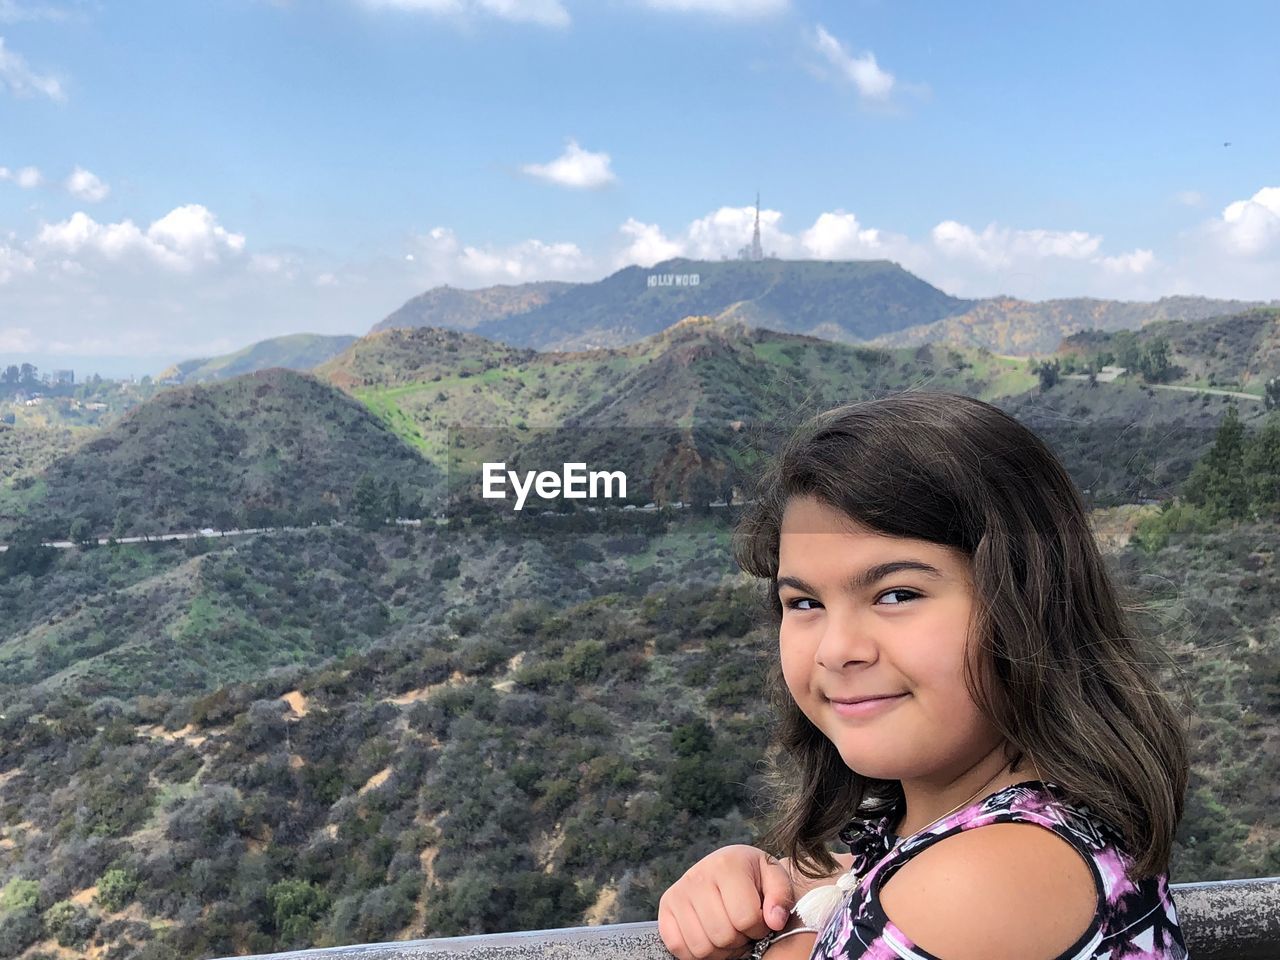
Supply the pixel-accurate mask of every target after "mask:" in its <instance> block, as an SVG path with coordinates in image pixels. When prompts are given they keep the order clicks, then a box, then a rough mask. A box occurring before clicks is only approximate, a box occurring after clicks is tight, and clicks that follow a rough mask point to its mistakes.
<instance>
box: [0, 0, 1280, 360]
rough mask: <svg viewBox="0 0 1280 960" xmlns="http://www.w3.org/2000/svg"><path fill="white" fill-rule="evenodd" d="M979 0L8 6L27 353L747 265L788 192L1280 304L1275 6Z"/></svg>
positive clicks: (1197, 289)
mask: <svg viewBox="0 0 1280 960" xmlns="http://www.w3.org/2000/svg"><path fill="white" fill-rule="evenodd" d="M977 6H978V5H973V4H947V3H941V2H935V3H904V2H896V3H888V2H864V0H848V2H828V3H815V2H805V0H591V2H585V0H310V2H308V0H292V2H288V0H276V2H269V0H201V2H177V3H175V2H172V0H170V2H167V3H159V2H151V0H131V2H128V3H124V2H119V3H111V2H74V0H0V38H3V42H2V43H0V131H3V136H2V137H0V360H4V361H5V362H14V359H31V360H33V362H40V363H41V365H42V366H48V365H52V362H53V361H55V360H57V361H58V365H72V364H80V365H81V368H82V369H89V368H91V363H92V361H90V360H89V358H102V362H101V364H100V366H101V367H102V369H103V371H104V372H106V371H107V370H108V369H111V370H113V371H116V372H121V371H122V370H124V369H131V370H136V371H137V372H147V371H154V370H155V369H158V368H159V367H160V366H163V365H164V364H165V363H167V362H169V361H170V360H172V359H178V358H180V357H186V356H192V355H200V354H208V353H215V352H221V351H225V350H228V349H235V348H238V347H240V346H243V345H244V344H246V343H249V342H252V341H253V340H255V339H260V338H261V337H264V336H271V335H275V334H282V333H290V332H298V331H302V330H307V331H313V332H327V333H340V332H341V333H363V332H365V331H367V330H368V328H369V327H370V326H372V325H373V324H374V323H376V322H377V321H378V320H379V319H381V317H382V316H384V315H385V314H386V313H388V312H389V311H390V310H392V309H394V308H395V307H396V306H398V305H399V303H401V302H402V301H403V300H404V299H406V298H407V297H409V296H412V295H413V294H415V293H418V292H421V291H422V290H424V289H427V288H429V287H431V286H435V285H437V284H440V283H450V284H453V285H454V286H462V287H479V286H486V285H489V284H492V283H518V282H523V281H527V280H540V279H567V280H593V279H598V278H599V277H602V276H605V275H607V274H608V273H611V272H612V271H613V270H616V269H618V268H619V267H621V266H624V265H626V264H628V263H644V264H647V263H652V262H654V261H655V260H657V259H663V258H665V257H667V256H672V255H677V254H680V255H687V256H695V257H706V258H709V259H716V258H719V257H720V256H722V255H730V256H731V255H733V253H734V252H735V251H736V249H737V248H738V247H739V246H741V245H742V244H743V243H744V242H746V240H747V239H749V236H750V219H751V215H752V211H751V210H750V207H751V205H752V203H753V202H754V198H755V191H756V190H757V189H758V190H759V191H760V193H761V202H762V207H763V209H764V213H763V215H762V218H763V220H764V225H765V230H764V241H765V243H764V245H765V249H766V250H767V251H773V252H776V253H777V254H778V255H780V256H784V257H791V258H819V259H865V258H879V257H885V258H888V259H893V260H896V261H898V262H900V263H902V264H903V265H904V266H905V267H907V268H908V269H910V270H912V271H913V272H915V273H917V274H918V275H919V276H921V277H923V278H924V279H925V280H927V281H929V282H931V283H934V284H935V285H937V286H939V287H941V288H942V289H944V290H946V291H947V292H950V293H954V294H957V295H963V296H991V295H996V294H1001V293H1007V294H1011V295H1015V296H1021V297H1025V298H1027V299H1047V298H1050V297H1061V296H1085V295H1088V296H1103V297H1113V298H1119V299H1141V300H1149V299H1155V298H1156V297H1159V296H1163V295H1167V294H1175V293H1196V294H1204V295H1209V296H1218V297H1240V298H1255V299H1271V298H1280V269H1278V268H1280V169H1277V165H1278V163H1280V125H1278V124H1276V122H1275V120H1274V118H1275V117H1276V116H1280V65H1278V64H1280V58H1277V56H1276V37H1277V35H1278V33H1277V26H1280V14H1277V12H1276V8H1275V5H1274V4H1264V3H1227V4H1218V5H1204V4H1191V3H1173V4H1171V3H1105V4H1104V3H1085V4H1074V5H1049V4H1034V5H1032V4H1026V3H989V4H983V5H981V7H982V9H981V10H975V9H974V8H975V7H977ZM1226 142H1230V144H1231V146H1229V147H1226V146H1224V145H1223V144H1224V143H1226ZM110 357H114V358H115V359H114V360H111V361H109V362H108V360H107V359H106V358H110ZM10 358H13V359H10ZM85 364H90V367H86V366H85Z"/></svg>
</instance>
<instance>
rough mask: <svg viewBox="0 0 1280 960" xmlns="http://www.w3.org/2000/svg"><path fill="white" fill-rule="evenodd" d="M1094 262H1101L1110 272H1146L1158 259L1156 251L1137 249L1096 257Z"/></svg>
mask: <svg viewBox="0 0 1280 960" xmlns="http://www.w3.org/2000/svg"><path fill="white" fill-rule="evenodd" d="M1092 262H1094V263H1097V264H1099V265H1100V266H1101V267H1102V268H1103V269H1104V270H1106V271H1108V272H1110V273H1119V274H1126V273H1146V272H1148V271H1149V270H1151V268H1152V267H1154V266H1155V265H1156V263H1157V262H1158V261H1157V260H1156V255H1155V253H1154V252H1152V251H1151V250H1146V249H1137V250H1133V251H1131V252H1129V253H1122V254H1120V255H1118V256H1115V257H1095V258H1094V259H1093V261H1092Z"/></svg>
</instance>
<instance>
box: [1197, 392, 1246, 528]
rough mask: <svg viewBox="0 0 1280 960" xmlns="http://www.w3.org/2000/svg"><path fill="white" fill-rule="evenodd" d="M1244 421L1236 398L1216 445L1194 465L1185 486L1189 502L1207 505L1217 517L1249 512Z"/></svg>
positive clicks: (1229, 409) (1234, 516)
mask: <svg viewBox="0 0 1280 960" xmlns="http://www.w3.org/2000/svg"><path fill="white" fill-rule="evenodd" d="M1244 450H1245V439H1244V424H1243V423H1241V422H1240V414H1239V412H1238V411H1237V410H1236V405H1235V403H1234V402H1232V403H1231V405H1230V406H1228V407H1227V413H1226V416H1224V417H1223V418H1222V423H1221V424H1220V425H1219V427H1218V434H1217V437H1216V438H1215V439H1214V442H1213V447H1212V448H1211V449H1210V450H1209V452H1208V453H1207V454H1205V455H1204V457H1202V458H1201V459H1200V461H1199V462H1198V463H1197V464H1196V465H1195V466H1194V467H1193V468H1192V470H1191V476H1190V477H1188V478H1187V483H1186V486H1185V487H1184V488H1183V494H1182V495H1183V497H1184V498H1185V499H1186V500H1187V502H1188V503H1192V504H1195V505H1196V506H1203V507H1205V508H1207V509H1208V511H1209V512H1210V514H1211V515H1212V516H1213V517H1215V518H1216V519H1220V518H1223V517H1228V518H1232V519H1237V520H1239V519H1243V518H1245V517H1246V516H1248V514H1249V489H1248V485H1247V483H1246V480H1245V467H1244Z"/></svg>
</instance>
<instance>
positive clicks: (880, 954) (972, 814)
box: [809, 780, 1187, 960]
mask: <svg viewBox="0 0 1280 960" xmlns="http://www.w3.org/2000/svg"><path fill="white" fill-rule="evenodd" d="M1061 790H1062V788H1061V787H1060V786H1059V785H1058V784H1056V783H1054V782H1052V781H1044V782H1041V781H1039V780H1026V781H1023V782H1021V783H1017V784H1014V785H1013V786H1009V787H1005V788H1004V789H1002V790H1000V791H998V792H997V793H993V794H991V795H990V796H988V797H987V798H986V799H985V800H978V801H975V802H974V803H972V804H970V805H969V806H968V807H965V808H964V809H962V810H957V811H955V812H954V813H952V814H950V815H948V816H947V817H945V818H944V819H942V820H940V821H938V822H937V823H935V824H933V825H931V826H930V827H929V828H928V829H927V830H925V831H924V832H921V833H917V834H914V835H913V836H911V837H910V838H909V839H907V840H906V841H905V842H904V843H903V844H902V846H900V847H898V849H897V850H894V851H893V852H892V853H891V852H890V849H891V848H892V847H893V845H894V843H896V842H897V840H898V837H897V836H896V835H895V834H893V833H891V832H890V830H889V827H890V825H892V824H893V823H895V822H896V821H897V820H898V818H899V816H900V803H901V801H899V803H898V804H895V805H894V806H893V807H892V808H890V809H889V812H888V813H886V814H885V815H884V816H882V817H855V818H853V819H852V820H851V821H849V823H848V824H847V825H846V826H845V827H844V828H843V829H842V830H841V831H840V839H841V840H843V841H844V842H845V843H847V844H848V845H849V849H850V850H851V851H852V852H853V868H854V870H855V871H856V872H857V875H858V876H861V877H862V880H861V882H860V883H859V884H858V886H857V887H855V888H854V889H853V890H851V891H850V892H849V894H848V895H846V897H845V899H844V902H843V903H842V904H841V905H840V909H838V910H837V911H836V912H835V915H834V916H833V917H832V918H831V919H830V920H829V921H827V924H826V926H825V927H823V929H822V930H821V931H820V932H819V934H818V937H817V940H816V941H815V942H814V945H813V951H812V953H810V955H809V958H810V960H895V958H898V960H941V958H939V957H936V956H934V955H933V954H932V953H929V951H927V950H925V949H923V948H922V947H919V946H917V945H916V944H915V943H914V942H913V941H912V940H911V938H910V937H908V936H907V935H906V934H905V933H903V932H902V931H901V930H900V929H899V928H898V927H897V926H896V925H895V924H894V922H893V921H892V920H890V919H889V918H888V917H887V916H886V915H885V912H884V910H883V909H882V908H881V906H880V887H881V886H882V885H883V884H884V883H885V881H886V880H888V878H889V877H890V876H892V875H893V873H894V871H896V870H897V869H898V868H899V867H901V866H902V865H903V864H904V863H905V862H906V861H908V860H910V859H911V858H912V857H913V856H915V855H916V854H918V853H919V852H920V851H921V850H924V849H926V848H927V847H930V846H932V845H933V844H935V843H938V842H939V841H941V840H942V839H943V838H944V837H949V836H953V835H954V834H957V833H959V832H961V831H962V830H969V829H973V828H975V827H982V826H986V825H987V824H992V823H1037V824H1040V825H1041V826H1043V827H1047V828H1048V829H1050V830H1052V831H1053V832H1054V833H1056V834H1057V835H1058V836H1060V837H1062V838H1063V839H1064V840H1066V841H1067V842H1068V843H1070V844H1071V845H1072V846H1073V847H1075V848H1076V850H1078V851H1079V852H1080V853H1081V854H1083V855H1084V858H1085V860H1086V861H1087V862H1088V864H1089V872H1090V873H1092V874H1093V882H1094V888H1095V889H1096V891H1097V894H1098V909H1097V910H1096V911H1095V913H1094V917H1093V921H1092V922H1091V923H1090V925H1089V929H1087V930H1086V931H1085V932H1084V933H1083V934H1081V935H1080V937H1079V939H1077V940H1076V942H1075V943H1073V944H1072V945H1071V946H1070V947H1068V948H1067V949H1066V950H1065V951H1064V952H1062V953H1060V954H1058V956H1057V957H1055V958H1054V960H1186V958H1187V947H1186V943H1185V941H1184V940H1183V937H1182V930H1181V929H1180V928H1179V926H1178V914H1177V911H1176V909H1175V908H1174V902H1173V896H1172V894H1171V893H1170V890H1169V883H1168V875H1167V874H1164V873H1162V874H1157V875H1156V876H1154V877H1148V878H1147V879H1145V880H1142V881H1140V882H1139V883H1136V884H1135V883H1133V882H1132V881H1130V880H1129V879H1128V877H1127V876H1126V875H1125V871H1124V868H1125V867H1126V866H1129V865H1130V864H1131V863H1132V858H1131V857H1130V856H1129V855H1128V853H1127V852H1126V851H1125V849H1124V846H1123V839H1122V838H1121V837H1120V836H1119V835H1118V834H1117V833H1116V832H1115V831H1114V830H1113V829H1112V828H1111V826H1110V825H1109V824H1108V823H1106V822H1105V821H1103V820H1101V819H1100V818H1096V817H1094V816H1093V815H1092V813H1091V811H1090V809H1089V808H1088V807H1087V806H1082V805H1081V806H1077V805H1073V804H1070V803H1068V802H1067V801H1066V800H1065V798H1064V797H1063V796H1062V795H1061V793H1060V791H1061ZM867 871H869V872H867ZM864 873H865V875H864Z"/></svg>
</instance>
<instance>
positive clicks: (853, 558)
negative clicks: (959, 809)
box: [778, 497, 1002, 783]
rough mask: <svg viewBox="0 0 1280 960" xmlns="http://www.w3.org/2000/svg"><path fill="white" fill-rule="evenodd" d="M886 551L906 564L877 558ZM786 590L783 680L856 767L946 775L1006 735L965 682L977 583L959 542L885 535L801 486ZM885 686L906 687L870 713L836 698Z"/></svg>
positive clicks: (784, 561) (784, 554)
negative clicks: (949, 544) (955, 545)
mask: <svg viewBox="0 0 1280 960" xmlns="http://www.w3.org/2000/svg"><path fill="white" fill-rule="evenodd" d="M908 561H909V562H910V564H909V565H907V562H908ZM890 563H892V564H899V563H903V564H904V566H902V567H899V568H898V569H897V570H889V571H887V572H886V571H878V572H877V571H876V569H875V568H877V567H880V566H881V565H883V564H890ZM921 565H923V566H924V567H928V568H931V569H923V568H922V567H921ZM868 574H870V575H872V576H874V577H875V579H874V580H871V579H869V578H867V575H868ZM778 596H779V599H780V600H781V603H782V627H781V630H780V635H779V646H780V652H781V658H782V673H783V676H784V677H785V678H786V683H787V687H788V689H789V690H790V691H791V696H792V697H793V698H795V701H796V704H797V705H798V706H799V707H800V709H801V710H802V711H804V714H805V716H807V717H808V718H809V720H810V721H811V722H812V723H813V724H814V726H816V727H817V728H818V729H819V730H821V731H822V732H823V733H824V734H825V735H826V736H827V738H828V739H830V740H831V742H832V743H833V744H834V745H835V747H836V749H837V750H838V751H839V753H840V756H841V757H842V758H843V759H844V762H845V763H846V764H847V765H848V766H849V768H850V769H852V770H854V771H856V772H857V773H859V774H862V775H863V776H867V777H875V778H877V779H885V780H903V779H910V780H921V781H925V782H928V781H931V780H935V779H936V780H937V781H938V782H941V783H946V782H950V780H951V779H952V778H953V777H955V776H958V775H959V774H960V773H962V772H964V771H965V770H967V769H969V767H970V766H971V765H972V764H974V763H975V762H977V761H978V760H979V759H980V758H981V757H983V756H985V755H986V754H987V753H988V752H990V751H991V750H992V749H994V748H995V747H996V746H998V745H999V743H1000V741H1001V739H1002V737H1001V736H1000V734H999V733H998V731H996V730H995V728H994V727H992V726H991V725H990V724H989V723H988V721H987V720H986V719H985V718H984V717H983V716H982V715H981V714H980V713H979V712H978V708H977V706H976V705H975V704H974V703H973V701H972V700H971V699H970V697H969V694H968V691H967V690H966V689H965V685H964V656H965V634H966V631H967V629H968V627H969V623H970V619H971V614H972V610H973V592H972V580H971V576H970V566H969V559H968V557H966V556H965V554H964V553H963V552H962V551H959V550H955V549H953V548H950V547H945V546H941V545H939V544H936V543H930V542H928V541H925V540H914V539H906V538H899V537H887V536H884V535H882V534H879V533H875V532H872V531H870V530H869V529H867V528H865V527H862V526H861V525H859V524H857V523H856V522H855V521H854V520H852V519H851V518H849V517H847V516H846V515H845V514H843V513H841V512H840V511H838V510H835V509H833V508H831V507H829V506H827V505H825V504H823V503H821V502H819V501H818V500H816V499H814V498H812V497H793V498H792V499H791V500H790V501H789V502H788V504H787V508H786V511H785V513H784V514H783V520H782V531H781V541H780V546H779V550H778ZM887 694H904V696H902V697H900V698H899V699H897V700H894V701H891V702H886V703H885V704H883V705H881V706H880V707H879V708H877V710H876V711H875V712H874V713H871V714H867V715H850V711H847V710H846V711H841V710H840V709H838V708H837V707H836V705H835V704H833V702H832V701H833V700H848V699H852V698H856V697H866V696H870V695H887Z"/></svg>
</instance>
